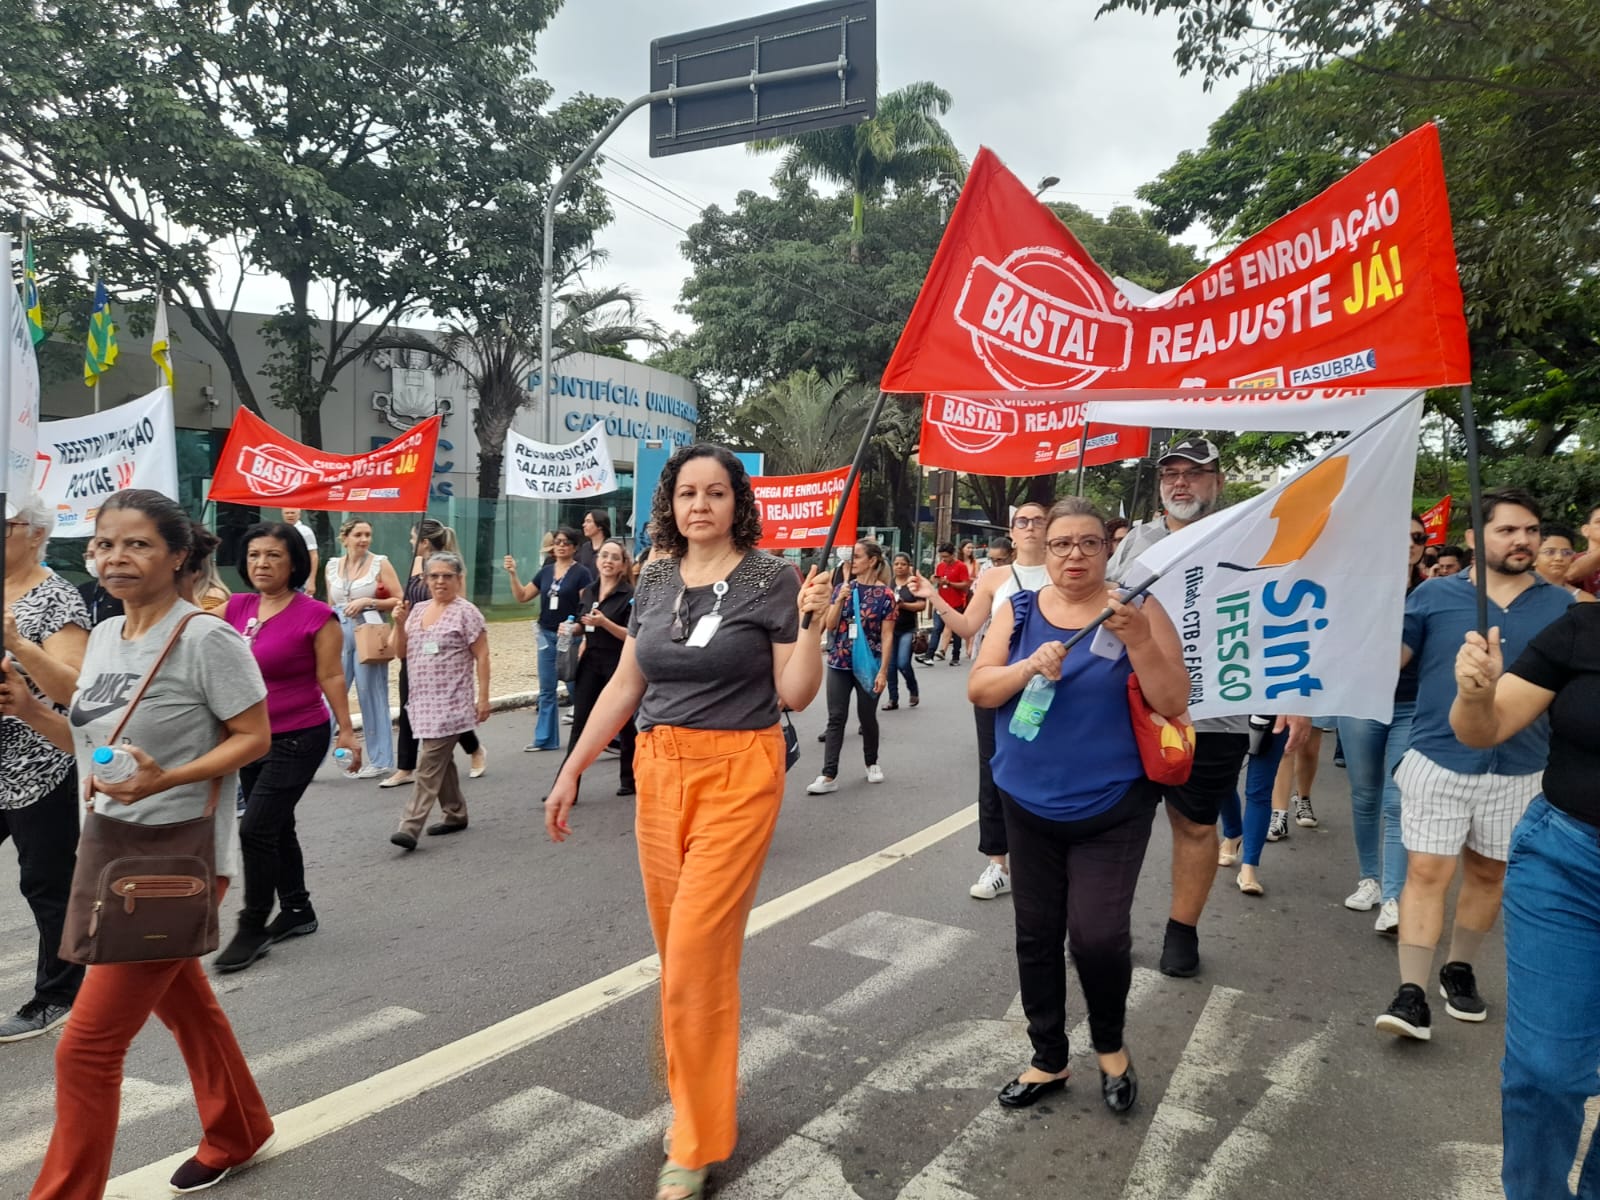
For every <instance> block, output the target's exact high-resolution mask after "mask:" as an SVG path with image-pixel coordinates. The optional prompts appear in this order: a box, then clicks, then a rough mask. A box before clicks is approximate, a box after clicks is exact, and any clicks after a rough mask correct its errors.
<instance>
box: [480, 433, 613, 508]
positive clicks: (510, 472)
mask: <svg viewBox="0 0 1600 1200" xmlns="http://www.w3.org/2000/svg"><path fill="white" fill-rule="evenodd" d="M505 460H506V495H508V496H532V497H533V498H534V499H537V500H566V499H571V498H574V497H578V496H601V495H604V494H605V493H606V492H614V491H616V490H617V475H616V471H615V470H613V468H612V466H611V450H610V448H609V447H608V446H607V445H606V431H605V429H604V427H603V426H600V425H596V426H595V427H594V428H593V429H591V430H590V431H589V432H588V433H586V434H584V435H583V436H582V437H580V438H579V439H578V440H577V441H575V442H569V443H568V444H567V445H565V446H553V445H551V444H550V443H548V442H536V441H534V440H533V439H531V438H525V437H523V436H522V435H521V434H520V433H517V432H516V431H515V430H513V429H508V430H506V445H505Z"/></svg>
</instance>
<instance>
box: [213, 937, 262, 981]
mask: <svg viewBox="0 0 1600 1200" xmlns="http://www.w3.org/2000/svg"><path fill="white" fill-rule="evenodd" d="M271 949H272V935H271V934H269V933H268V932H267V931H266V929H265V928H262V929H241V930H239V932H238V933H236V934H234V935H233V940H232V941H230V942H229V943H228V944H227V945H226V946H224V947H223V948H222V953H221V954H219V955H217V957H216V958H214V959H212V960H211V965H212V966H213V967H215V968H216V969H217V970H218V971H221V972H222V973H223V974H224V975H227V974H230V973H232V972H234V971H242V970H244V969H245V968H246V967H248V966H249V965H250V964H251V963H253V962H255V961H256V960H257V959H260V958H264V957H265V956H266V953H267V951H269V950H271Z"/></svg>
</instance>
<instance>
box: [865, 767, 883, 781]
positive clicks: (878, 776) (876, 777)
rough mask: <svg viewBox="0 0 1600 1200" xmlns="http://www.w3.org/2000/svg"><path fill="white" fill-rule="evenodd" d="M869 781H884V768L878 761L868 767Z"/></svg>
mask: <svg viewBox="0 0 1600 1200" xmlns="http://www.w3.org/2000/svg"><path fill="white" fill-rule="evenodd" d="M867 782H868V783H882V782H883V768H882V767H880V766H879V765H878V764H877V763H873V764H872V765H871V766H870V767H868V768H867Z"/></svg>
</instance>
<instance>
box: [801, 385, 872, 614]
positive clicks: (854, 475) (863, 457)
mask: <svg viewBox="0 0 1600 1200" xmlns="http://www.w3.org/2000/svg"><path fill="white" fill-rule="evenodd" d="M888 397H889V393H888V392H885V391H882V390H880V391H879V392H878V398H877V399H876V400H874V401H873V402H872V411H871V412H870V413H868V414H867V426H866V428H865V429H863V430H862V431H861V444H860V445H859V446H857V447H856V457H855V461H853V462H852V463H851V464H850V472H849V474H847V475H846V476H845V477H844V491H842V492H840V493H839V504H838V507H836V508H835V509H834V510H833V523H832V524H831V525H829V526H828V540H827V541H825V542H823V543H822V566H821V568H820V569H821V570H823V571H827V570H828V560H829V559H830V558H831V557H832V555H833V543H834V540H835V539H836V538H837V537H838V536H839V525H840V523H841V522H842V521H843V520H844V510H845V509H846V508H847V507H848V505H849V501H850V491H851V489H852V488H854V487H855V486H856V480H857V479H858V478H860V476H861V467H862V464H863V463H865V462H866V461H867V447H868V446H870V445H871V444H872V435H873V434H874V433H876V432H877V430H878V418H879V417H881V416H882V415H883V402H884V401H885V400H886V399H888ZM851 532H852V534H853V533H854V531H853V530H852V531H851ZM812 615H813V614H811V613H806V614H805V615H804V616H803V617H801V618H800V627H801V628H802V629H810V628H811V617H812Z"/></svg>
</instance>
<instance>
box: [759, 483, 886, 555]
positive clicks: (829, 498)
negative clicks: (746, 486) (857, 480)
mask: <svg viewBox="0 0 1600 1200" xmlns="http://www.w3.org/2000/svg"><path fill="white" fill-rule="evenodd" d="M849 474H850V468H849V467H840V468H839V469H838V470H837V471H822V472H819V473H817V474H814V475H755V476H752V477H751V479H750V483H751V486H752V487H754V488H755V493H756V508H757V509H759V510H760V512H761V542H760V545H761V548H762V549H763V550H774V551H776V550H794V549H802V548H806V547H813V546H821V545H823V544H824V543H825V542H826V541H827V540H828V528H829V526H830V525H831V524H832V522H833V514H834V512H835V511H836V510H837V509H838V507H839V503H840V496H841V495H843V493H844V484H845V477H846V476H847V475H849ZM859 501H860V491H859V489H857V490H852V491H851V493H850V496H849V498H848V499H847V500H845V501H844V516H843V518H842V519H841V520H840V522H839V544H840V545H841V546H843V545H849V544H850V543H852V542H854V541H855V537H856V524H857V507H858V504H859Z"/></svg>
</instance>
